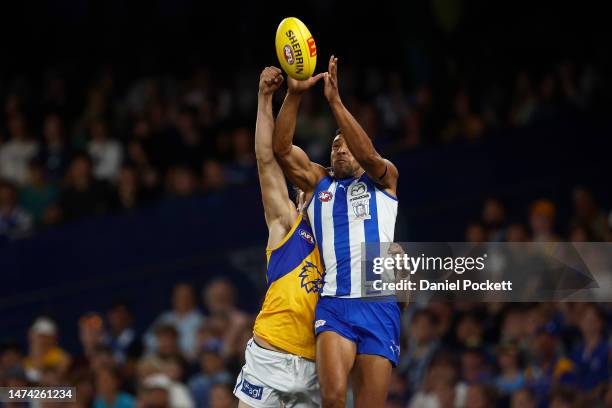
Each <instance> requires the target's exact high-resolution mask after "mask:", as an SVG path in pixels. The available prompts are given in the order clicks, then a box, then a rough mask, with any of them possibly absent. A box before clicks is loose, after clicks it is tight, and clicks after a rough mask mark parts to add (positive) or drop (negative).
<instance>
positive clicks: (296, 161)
mask: <svg viewBox="0 0 612 408" xmlns="http://www.w3.org/2000/svg"><path fill="white" fill-rule="evenodd" d="M275 155H276V159H277V160H278V163H279V164H280V166H281V167H282V169H283V172H284V173H285V175H286V176H287V178H288V179H289V181H291V183H292V184H294V185H295V186H296V187H298V188H299V189H300V190H302V191H304V192H305V193H310V192H312V191H314V189H315V187H316V186H317V184H318V183H319V181H320V180H321V179H322V178H323V177H325V176H326V175H327V170H326V169H325V167H323V166H321V165H320V164H317V163H314V162H311V161H310V159H309V158H308V155H307V154H306V152H304V151H303V150H302V149H301V148H299V147H298V146H295V145H291V146H290V148H289V149H287V150H284V151H280V152H276V151H275Z"/></svg>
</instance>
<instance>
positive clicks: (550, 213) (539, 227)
mask: <svg viewBox="0 0 612 408" xmlns="http://www.w3.org/2000/svg"><path fill="white" fill-rule="evenodd" d="M555 212H556V209H555V205H554V204H553V203H552V202H551V201H550V200H545V199H540V200H536V201H534V202H533V203H532V204H531V209H530V211H529V224H530V225H531V232H532V234H533V240H534V241H535V242H555V241H559V237H558V236H557V235H556V234H555V232H554V227H555Z"/></svg>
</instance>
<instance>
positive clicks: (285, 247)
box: [253, 215, 324, 360]
mask: <svg viewBox="0 0 612 408" xmlns="http://www.w3.org/2000/svg"><path fill="white" fill-rule="evenodd" d="M266 256H267V258H268V270H267V273H266V277H267V281H268V291H267V292H266V298H265V299H264V302H263V305H262V307H261V311H260V312H259V315H258V316H257V319H256V320H255V327H254V328H253V332H254V333H255V334H256V335H257V336H259V337H261V338H262V339H264V340H266V341H267V342H268V343H270V344H271V345H273V346H274V347H278V348H279V349H282V350H284V351H286V352H288V353H291V354H295V355H297V356H301V357H304V358H308V359H311V360H314V358H315V336H314V327H313V324H314V309H315V306H316V304H317V301H318V300H319V293H320V292H321V290H322V288H323V275H324V271H323V267H322V262H321V257H320V255H319V249H318V248H317V245H316V243H315V240H314V235H313V233H312V229H311V228H310V225H309V224H308V222H306V221H305V220H304V219H302V216H301V215H299V216H298V218H297V220H296V221H295V223H294V224H293V226H292V228H291V230H290V231H289V232H288V233H287V235H286V236H285V238H283V240H282V241H281V242H280V243H279V244H278V245H277V246H276V247H275V248H271V249H270V248H268V249H266Z"/></svg>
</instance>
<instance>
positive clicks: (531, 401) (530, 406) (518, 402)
mask: <svg viewBox="0 0 612 408" xmlns="http://www.w3.org/2000/svg"><path fill="white" fill-rule="evenodd" d="M510 408H537V404H536V397H535V395H534V393H533V392H532V391H531V390H530V389H529V388H521V389H520V390H516V391H514V392H513V393H512V397H511V398H510Z"/></svg>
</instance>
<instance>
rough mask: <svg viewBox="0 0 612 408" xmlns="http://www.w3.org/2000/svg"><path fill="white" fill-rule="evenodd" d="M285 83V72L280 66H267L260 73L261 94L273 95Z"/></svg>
mask: <svg viewBox="0 0 612 408" xmlns="http://www.w3.org/2000/svg"><path fill="white" fill-rule="evenodd" d="M282 83H283V74H282V71H281V70H280V69H279V68H276V67H265V68H264V69H263V71H261V75H259V94H260V95H272V94H273V93H274V92H276V91H277V90H278V88H280V86H281V84H282Z"/></svg>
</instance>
